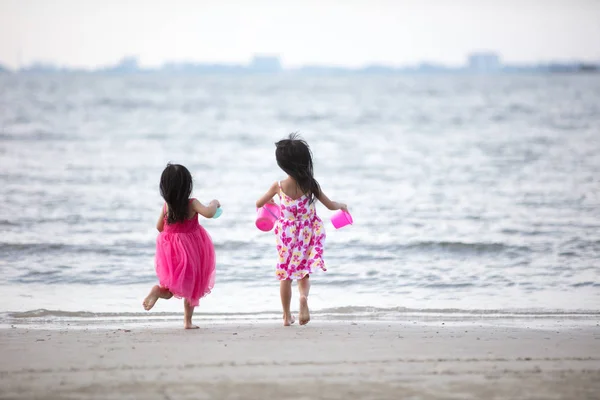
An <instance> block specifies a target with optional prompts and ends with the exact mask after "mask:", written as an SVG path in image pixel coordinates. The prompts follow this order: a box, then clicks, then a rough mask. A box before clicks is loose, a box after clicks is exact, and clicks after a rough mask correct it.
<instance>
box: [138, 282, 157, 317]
mask: <svg viewBox="0 0 600 400" xmlns="http://www.w3.org/2000/svg"><path fill="white" fill-rule="evenodd" d="M159 297H160V286H158V285H154V287H153V288H152V289H150V293H148V296H146V298H145V299H144V302H143V303H142V305H143V306H144V310H146V311H148V310H151V309H152V307H154V304H156V300H158V298H159Z"/></svg>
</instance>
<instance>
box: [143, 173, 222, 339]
mask: <svg viewBox="0 0 600 400" xmlns="http://www.w3.org/2000/svg"><path fill="white" fill-rule="evenodd" d="M192 187H193V184H192V175H191V174H190V172H189V171H188V170H187V168H185V167H184V166H183V165H178V164H168V165H167V167H166V168H165V170H164V171H163V173H162V176H161V178H160V194H161V196H162V197H163V199H165V204H164V206H163V208H162V210H161V212H160V217H159V218H158V223H157V224H156V229H158V231H159V232H160V233H159V234H158V238H157V239H156V275H157V276H158V281H159V285H155V286H154V287H153V288H152V289H151V290H150V294H148V296H147V297H146V299H145V300H144V303H143V305H144V309H146V310H150V309H151V308H152V307H154V304H155V303H156V301H157V300H158V299H159V298H161V299H170V298H171V297H173V296H175V297H177V298H183V299H184V300H183V309H184V321H183V322H184V327H185V329H196V328H198V327H197V326H196V325H193V324H192V315H193V313H194V307H196V306H197V305H198V304H199V301H200V298H201V297H204V296H205V295H207V294H208V293H210V291H211V290H212V288H213V287H214V285H215V247H214V245H213V243H212V240H211V238H210V236H209V235H208V233H207V232H206V230H205V229H204V228H203V227H202V226H201V225H200V224H199V223H198V214H200V215H202V216H203V217H205V218H211V217H213V216H214V215H215V213H216V212H217V208H219V207H220V204H219V201H218V200H213V201H211V202H210V203H209V204H208V206H205V205H203V204H202V203H200V202H199V201H198V200H196V199H192V198H190V195H191V194H192Z"/></svg>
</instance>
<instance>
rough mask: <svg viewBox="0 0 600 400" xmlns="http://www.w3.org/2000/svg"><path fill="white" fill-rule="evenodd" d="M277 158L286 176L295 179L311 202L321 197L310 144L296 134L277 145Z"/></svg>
mask: <svg viewBox="0 0 600 400" xmlns="http://www.w3.org/2000/svg"><path fill="white" fill-rule="evenodd" d="M275 146H276V147H277V148H276V149H275V158H276V159H277V165H279V168H281V169H282V170H283V171H284V172H285V173H286V174H288V175H289V176H291V177H292V178H294V180H295V181H296V183H297V184H298V186H299V187H300V190H302V192H303V193H306V194H307V195H308V197H309V202H310V203H312V202H314V201H315V198H317V199H318V198H319V197H320V196H321V187H320V186H319V182H317V180H316V179H315V178H314V176H313V161H312V152H311V151H310V148H309V147H308V143H306V142H305V141H304V140H302V139H301V138H300V136H298V134H296V133H292V134H290V135H289V137H288V138H287V139H282V140H280V141H279V142H277V143H275Z"/></svg>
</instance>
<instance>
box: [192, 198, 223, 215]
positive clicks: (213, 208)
mask: <svg viewBox="0 0 600 400" xmlns="http://www.w3.org/2000/svg"><path fill="white" fill-rule="evenodd" d="M219 207H221V203H219V200H213V201H211V202H210V203H208V206H205V205H204V204H202V203H200V202H199V201H198V200H196V199H194V200H193V201H192V209H193V210H194V212H197V213H198V214H200V215H202V216H203V217H204V218H212V217H213V216H214V215H215V214H216V212H217V208H219Z"/></svg>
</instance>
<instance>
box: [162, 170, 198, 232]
mask: <svg viewBox="0 0 600 400" xmlns="http://www.w3.org/2000/svg"><path fill="white" fill-rule="evenodd" d="M193 186H194V184H193V181H192V174H190V171H188V169H187V168H186V167H184V166H183V165H179V164H171V163H168V164H167V167H166V168H165V170H164V171H163V173H162V175H161V176H160V195H161V196H162V197H163V199H165V201H166V202H167V204H168V206H169V210H168V213H167V223H169V224H174V223H176V222H183V221H185V220H186V219H187V217H188V203H189V201H190V195H191V194H192V188H193Z"/></svg>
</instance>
